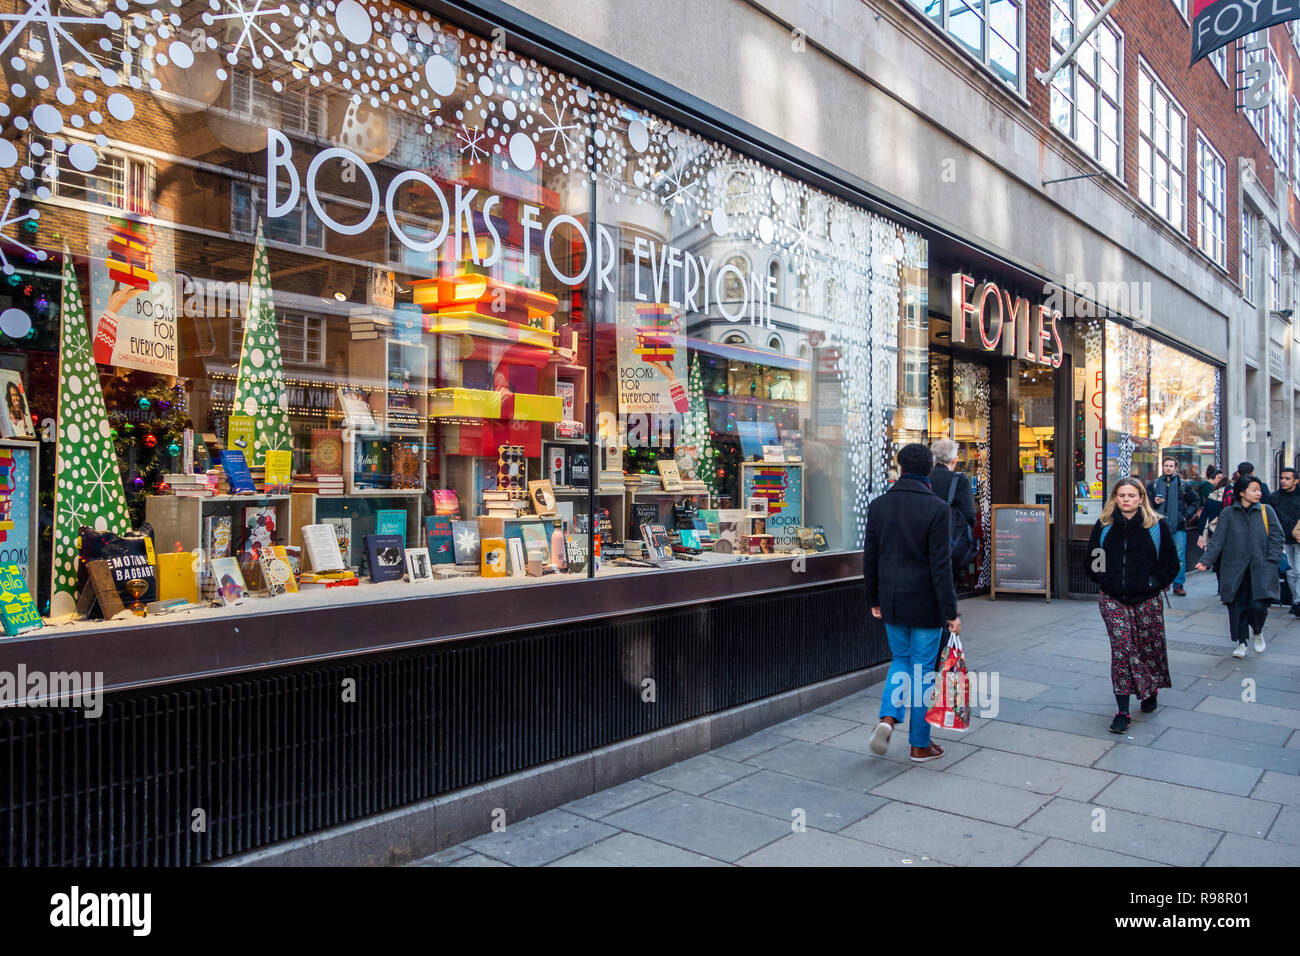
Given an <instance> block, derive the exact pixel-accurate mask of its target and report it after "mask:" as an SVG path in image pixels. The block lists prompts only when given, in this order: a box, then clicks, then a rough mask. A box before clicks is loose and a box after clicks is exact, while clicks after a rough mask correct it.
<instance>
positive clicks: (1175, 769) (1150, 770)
mask: <svg viewBox="0 0 1300 956" xmlns="http://www.w3.org/2000/svg"><path fill="white" fill-rule="evenodd" d="M1095 766H1096V767H1097V769H1098V770H1113V771H1115V772H1116V773H1125V774H1133V775H1134V776H1138V777H1146V778H1148V779H1151V780H1163V781H1165V782H1166V783H1180V784H1183V785H1184V786H1188V787H1199V788H1201V789H1203V790H1217V791H1219V792H1220V793H1234V794H1236V795H1238V796H1241V797H1244V796H1247V795H1249V794H1250V791H1251V789H1252V788H1253V787H1254V786H1255V783H1256V782H1257V781H1258V780H1259V778H1260V775H1261V774H1262V773H1263V771H1262V770H1260V769H1258V768H1255V767H1247V766H1244V765H1243V764H1236V763H1228V762H1226V761H1223V760H1210V759H1208V758H1206V757H1196V756H1193V755H1191V754H1181V753H1174V752H1173V751H1170V750H1156V749H1155V748H1154V746H1153V747H1134V746H1133V745H1131V744H1118V745H1117V746H1116V747H1115V748H1114V749H1112V750H1111V752H1110V753H1108V754H1106V756H1104V757H1102V758H1101V759H1100V760H1098V761H1097V763H1096V764H1095Z"/></svg>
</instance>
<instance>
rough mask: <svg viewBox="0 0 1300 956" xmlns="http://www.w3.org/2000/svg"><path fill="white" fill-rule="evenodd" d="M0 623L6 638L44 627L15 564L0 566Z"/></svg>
mask: <svg viewBox="0 0 1300 956" xmlns="http://www.w3.org/2000/svg"><path fill="white" fill-rule="evenodd" d="M185 557H187V558H188V557H189V555H188V554H187V555H185ZM0 622H3V624H4V630H5V636H6V637H13V636H14V635H15V634H21V633H23V631H34V630H36V629H37V628H40V627H43V626H44V624H43V622H42V621H41V612H40V611H39V610H38V609H37V607H36V602H35V601H33V600H32V595H31V592H30V591H28V590H27V582H26V581H24V580H23V572H22V568H20V567H19V566H18V565H16V564H5V565H0Z"/></svg>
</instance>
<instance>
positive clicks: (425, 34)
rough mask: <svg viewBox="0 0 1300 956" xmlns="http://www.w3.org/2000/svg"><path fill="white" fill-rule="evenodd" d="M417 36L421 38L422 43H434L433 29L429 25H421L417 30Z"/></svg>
mask: <svg viewBox="0 0 1300 956" xmlns="http://www.w3.org/2000/svg"><path fill="white" fill-rule="evenodd" d="M415 35H416V36H418V37H419V38H420V42H421V43H425V44H429V43H432V42H433V27H431V26H429V24H427V23H421V24H420V25H419V26H417V27H416V28H415Z"/></svg>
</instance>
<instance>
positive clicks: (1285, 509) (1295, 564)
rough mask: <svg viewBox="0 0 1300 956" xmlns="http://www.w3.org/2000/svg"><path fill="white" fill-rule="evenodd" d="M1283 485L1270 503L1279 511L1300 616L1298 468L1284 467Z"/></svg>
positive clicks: (1294, 602)
mask: <svg viewBox="0 0 1300 956" xmlns="http://www.w3.org/2000/svg"><path fill="white" fill-rule="evenodd" d="M1278 484H1279V485H1280V486H1281V487H1279V488H1278V490H1277V491H1275V492H1273V496H1272V497H1271V498H1269V500H1268V503H1269V504H1270V505H1272V506H1273V510H1274V511H1276V512H1277V520H1278V522H1279V523H1280V524H1281V525H1282V530H1283V534H1284V540H1283V544H1282V553H1283V554H1284V555H1285V556H1286V565H1287V566H1286V584H1287V590H1289V591H1290V592H1291V594H1290V600H1289V601H1288V602H1287V603H1288V604H1290V606H1291V613H1292V614H1294V615H1295V616H1297V617H1300V543H1297V542H1296V539H1295V535H1294V533H1293V529H1294V528H1295V526H1296V525H1297V524H1300V480H1297V478H1296V470H1295V469H1294V468H1291V467H1286V468H1283V469H1282V472H1281V474H1279V475H1278Z"/></svg>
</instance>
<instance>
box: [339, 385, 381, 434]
mask: <svg viewBox="0 0 1300 956" xmlns="http://www.w3.org/2000/svg"><path fill="white" fill-rule="evenodd" d="M337 392H338V397H339V407H340V408H341V409H342V410H343V424H344V425H345V426H346V427H348V428H352V429H354V430H355V431H358V432H361V433H363V434H367V435H374V434H377V433H378V431H379V423H378V422H377V421H375V413H374V411H372V410H371V408H370V396H369V395H368V394H367V393H366V392H364V391H362V390H361V389H358V388H345V387H342V386H340V387H339V388H338V389H337Z"/></svg>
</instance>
